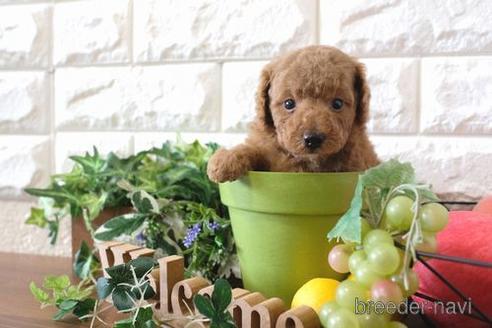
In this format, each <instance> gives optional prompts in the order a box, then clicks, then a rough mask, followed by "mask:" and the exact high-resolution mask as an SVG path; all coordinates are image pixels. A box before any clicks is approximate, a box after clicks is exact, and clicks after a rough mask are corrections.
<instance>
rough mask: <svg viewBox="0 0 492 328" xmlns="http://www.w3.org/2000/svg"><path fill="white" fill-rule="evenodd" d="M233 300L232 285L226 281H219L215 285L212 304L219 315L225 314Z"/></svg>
mask: <svg viewBox="0 0 492 328" xmlns="http://www.w3.org/2000/svg"><path fill="white" fill-rule="evenodd" d="M231 300H232V291H231V285H230V284H229V282H228V281H227V280H225V279H218V280H217V281H216V282H215V284H214V291H213V293H212V303H213V305H214V308H215V309H216V310H217V312H218V313H222V312H224V311H225V310H226V309H227V307H228V306H229V304H231Z"/></svg>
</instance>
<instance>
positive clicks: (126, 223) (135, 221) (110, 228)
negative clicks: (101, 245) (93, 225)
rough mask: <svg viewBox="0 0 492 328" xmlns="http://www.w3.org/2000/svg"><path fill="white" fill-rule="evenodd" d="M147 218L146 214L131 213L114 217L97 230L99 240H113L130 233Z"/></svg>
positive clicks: (96, 234)
mask: <svg viewBox="0 0 492 328" xmlns="http://www.w3.org/2000/svg"><path fill="white" fill-rule="evenodd" d="M146 218H147V216H146V215H144V214H138V213H130V214H124V215H121V216H117V217H115V218H112V219H111V220H109V221H108V222H106V223H105V224H103V225H102V226H101V227H99V228H98V229H97V230H96V233H95V235H94V237H95V238H96V239H98V240H112V239H114V238H116V237H119V236H121V235H129V234H131V233H132V232H134V231H135V230H137V229H138V228H139V227H140V226H141V225H142V224H143V223H144V221H145V219H146Z"/></svg>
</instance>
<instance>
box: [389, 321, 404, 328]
mask: <svg viewBox="0 0 492 328" xmlns="http://www.w3.org/2000/svg"><path fill="white" fill-rule="evenodd" d="M386 328H407V325H405V324H404V323H401V322H399V321H391V322H389V323H388V324H387V325H386Z"/></svg>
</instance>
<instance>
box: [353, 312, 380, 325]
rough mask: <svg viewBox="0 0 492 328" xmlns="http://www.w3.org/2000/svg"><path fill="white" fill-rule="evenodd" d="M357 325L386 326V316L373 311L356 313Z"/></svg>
mask: <svg viewBox="0 0 492 328" xmlns="http://www.w3.org/2000/svg"><path fill="white" fill-rule="evenodd" d="M357 320H358V321H359V326H360V327H361V328H381V327H385V326H386V322H387V318H386V317H385V316H384V315H380V314H379V315H378V314H376V313H374V311H373V312H372V313H370V314H369V313H365V314H359V315H357Z"/></svg>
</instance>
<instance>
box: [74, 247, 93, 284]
mask: <svg viewBox="0 0 492 328" xmlns="http://www.w3.org/2000/svg"><path fill="white" fill-rule="evenodd" d="M97 262H98V260H97V258H96V257H95V256H94V254H92V251H91V249H90V248H89V246H88V245H87V243H86V242H85V241H82V244H81V245H80V249H79V250H78V251H77V253H76V254H75V259H74V263H73V271H74V272H75V274H76V275H77V277H79V278H80V279H85V278H87V277H89V275H90V273H91V271H92V270H93V269H95V268H96V267H97Z"/></svg>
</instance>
